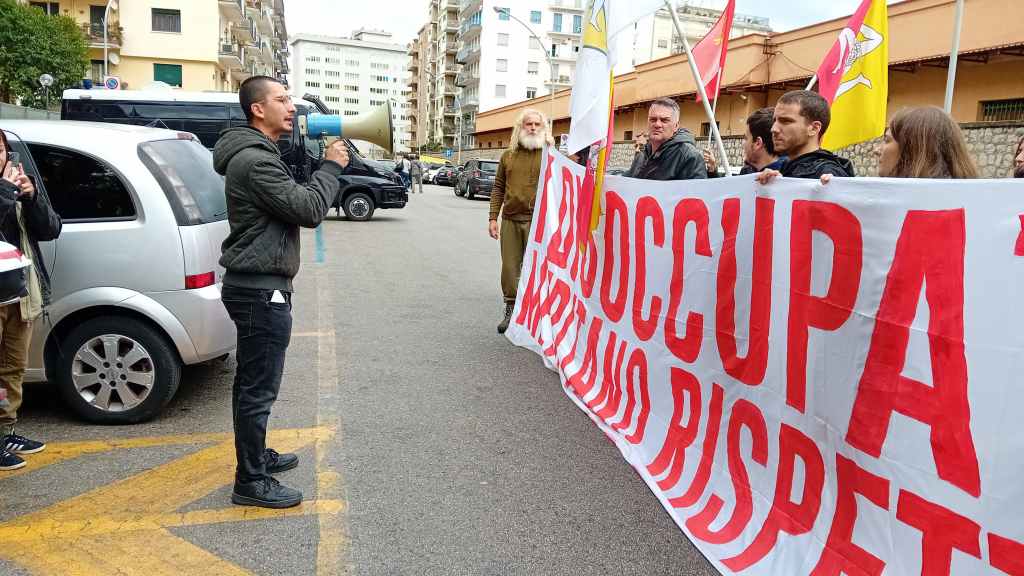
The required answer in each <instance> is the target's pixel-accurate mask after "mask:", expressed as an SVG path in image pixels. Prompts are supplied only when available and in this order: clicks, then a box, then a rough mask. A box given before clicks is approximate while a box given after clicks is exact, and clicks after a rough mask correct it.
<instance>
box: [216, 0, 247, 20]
mask: <svg viewBox="0 0 1024 576" xmlns="http://www.w3.org/2000/svg"><path fill="white" fill-rule="evenodd" d="M217 5H218V6H220V15H221V16H222V17H223V18H224V20H227V21H228V22H230V23H232V24H239V23H241V22H242V18H244V17H245V0H219V1H218V2H217Z"/></svg>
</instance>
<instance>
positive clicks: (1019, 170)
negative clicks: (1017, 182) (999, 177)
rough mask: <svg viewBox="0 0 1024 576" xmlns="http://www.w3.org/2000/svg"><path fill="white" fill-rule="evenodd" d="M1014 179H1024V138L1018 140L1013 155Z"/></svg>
mask: <svg viewBox="0 0 1024 576" xmlns="http://www.w3.org/2000/svg"><path fill="white" fill-rule="evenodd" d="M1013 177H1014V178H1024V136H1021V137H1020V140H1017V148H1016V149H1015V151H1014V154H1013Z"/></svg>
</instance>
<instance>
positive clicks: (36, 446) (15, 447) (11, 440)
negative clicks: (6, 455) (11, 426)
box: [3, 434, 46, 454]
mask: <svg viewBox="0 0 1024 576" xmlns="http://www.w3.org/2000/svg"><path fill="white" fill-rule="evenodd" d="M3 447H4V448H5V449H6V450H7V451H8V452H13V453H14V454H35V453H37V452H42V451H43V450H46V444H43V443H42V442H37V441H35V440H29V439H28V438H25V437H24V436H19V435H17V434H8V435H7V436H4V445H3Z"/></svg>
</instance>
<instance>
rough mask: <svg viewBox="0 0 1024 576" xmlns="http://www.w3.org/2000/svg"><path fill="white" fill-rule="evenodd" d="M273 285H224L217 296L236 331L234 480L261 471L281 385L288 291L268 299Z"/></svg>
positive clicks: (256, 476)
mask: <svg viewBox="0 0 1024 576" xmlns="http://www.w3.org/2000/svg"><path fill="white" fill-rule="evenodd" d="M273 294H274V291H273V290H258V289H253V288H239V287H237V286H224V287H223V289H222V290H221V301H222V302H223V303H224V308H226V309H227V311H228V315H230V316H231V320H232V321H234V323H235V328H236V329H237V331H238V348H237V350H236V351H235V357H236V360H237V366H236V368H235V384H234V386H233V387H232V390H231V414H232V419H233V421H234V427H235V458H236V459H237V461H238V466H237V468H236V469H235V481H236V482H241V483H244V482H254V481H257V480H261V479H263V478H265V477H266V476H267V471H266V462H264V450H265V449H266V444H267V420H268V419H269V418H270V408H271V407H272V406H273V405H274V401H275V400H277V393H278V391H279V390H280V389H281V374H282V373H283V372H284V359H285V352H287V350H288V343H289V342H290V341H291V335H292V295H291V293H290V292H282V294H283V295H284V297H285V302H284V303H281V304H279V303H276V302H271V301H270V299H271V297H272V296H273Z"/></svg>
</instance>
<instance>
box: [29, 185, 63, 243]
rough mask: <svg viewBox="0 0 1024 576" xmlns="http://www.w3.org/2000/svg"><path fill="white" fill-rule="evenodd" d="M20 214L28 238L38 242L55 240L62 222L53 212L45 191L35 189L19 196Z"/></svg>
mask: <svg viewBox="0 0 1024 576" xmlns="http://www.w3.org/2000/svg"><path fill="white" fill-rule="evenodd" d="M20 200H21V215H22V217H23V218H24V219H25V228H27V232H28V235H29V237H30V238H32V239H33V240H36V241H38V242H45V241H47V240H56V239H57V237H58V236H60V231H61V228H63V226H64V223H63V221H62V220H61V218H60V216H59V215H58V214H57V213H56V212H54V210H53V206H52V205H51V204H50V198H49V196H47V195H46V192H44V191H41V190H38V189H37V190H36V191H35V192H34V193H33V194H32V195H31V196H22V197H21V199H20Z"/></svg>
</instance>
